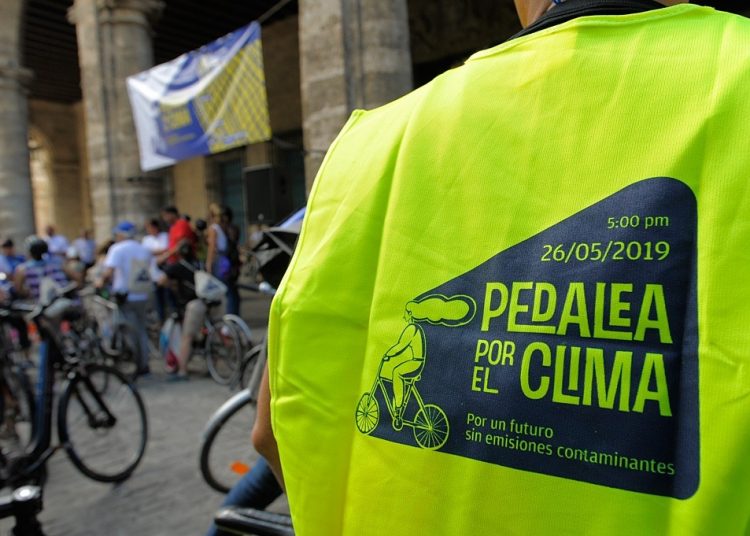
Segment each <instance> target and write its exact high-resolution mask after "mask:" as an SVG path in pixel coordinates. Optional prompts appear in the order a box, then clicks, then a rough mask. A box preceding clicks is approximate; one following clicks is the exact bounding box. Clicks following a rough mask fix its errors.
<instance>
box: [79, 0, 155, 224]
mask: <svg viewBox="0 0 750 536" xmlns="http://www.w3.org/2000/svg"><path fill="white" fill-rule="evenodd" d="M163 6H164V4H163V2H161V1H159V0H75V4H74V5H73V7H72V8H71V10H70V12H69V19H70V21H71V22H73V23H74V24H75V25H76V33H77V37H78V55H79V65H80V68H81V89H82V92H83V102H84V116H85V126H86V147H87V152H88V161H89V177H90V185H91V197H92V206H93V214H92V216H93V222H94V232H95V234H96V237H97V239H102V238H104V237H106V236H107V235H109V233H110V230H111V228H112V226H113V225H114V224H115V223H116V222H117V221H119V220H124V219H128V220H131V221H133V222H134V223H136V224H137V225H139V226H140V225H142V224H143V222H144V221H145V220H146V219H147V218H150V217H153V216H156V215H157V214H158V212H159V208H160V206H161V203H162V201H163V192H164V186H163V183H162V181H160V180H159V179H157V178H154V177H153V176H150V175H144V174H143V173H142V172H141V168H140V163H139V157H138V142H137V140H136V134H135V125H134V123H133V116H132V112H131V109H130V102H129V100H128V94H127V87H126V84H125V79H126V78H127V77H128V76H130V75H132V74H135V73H138V72H140V71H143V70H145V69H148V68H150V67H152V66H153V63H154V59H153V45H152V40H151V23H152V21H153V19H154V18H155V17H157V16H158V15H159V13H160V12H161V10H162V8H163Z"/></svg>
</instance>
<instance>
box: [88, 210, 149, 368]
mask: <svg viewBox="0 0 750 536" xmlns="http://www.w3.org/2000/svg"><path fill="white" fill-rule="evenodd" d="M135 232H136V227H135V224H133V223H132V222H129V221H122V222H120V223H118V224H117V226H116V227H115V228H114V230H113V231H112V233H113V235H114V237H115V243H114V244H113V245H112V247H111V248H109V251H108V252H107V256H106V258H105V259H104V271H103V273H102V275H101V277H100V279H99V280H98V281H97V283H96V286H97V287H99V288H102V287H103V286H104V285H105V284H107V283H109V282H111V283H112V292H113V293H114V294H115V295H116V296H119V297H120V298H118V299H119V300H120V301H122V303H121V308H122V313H123V316H124V317H125V318H126V320H127V321H128V322H129V323H130V324H131V325H132V326H133V328H135V330H136V333H137V334H138V346H139V354H140V355H139V360H140V361H139V363H138V374H139V375H146V374H149V373H150V369H149V364H148V359H149V348H148V329H147V326H146V309H147V305H148V299H149V295H150V293H151V291H152V287H153V277H154V276H155V274H156V270H155V266H156V265H155V260H154V257H153V255H152V254H151V252H150V251H149V250H148V249H146V247H144V246H143V245H142V244H141V243H140V242H138V241H137V240H135Z"/></svg>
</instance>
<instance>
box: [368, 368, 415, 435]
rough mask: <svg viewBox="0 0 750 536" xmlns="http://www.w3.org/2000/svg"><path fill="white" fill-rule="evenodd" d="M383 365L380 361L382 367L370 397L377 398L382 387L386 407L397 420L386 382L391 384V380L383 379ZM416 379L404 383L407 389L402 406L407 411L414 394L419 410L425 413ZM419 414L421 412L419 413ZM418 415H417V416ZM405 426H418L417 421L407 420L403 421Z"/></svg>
mask: <svg viewBox="0 0 750 536" xmlns="http://www.w3.org/2000/svg"><path fill="white" fill-rule="evenodd" d="M383 363H384V361H383V360H381V361H380V366H379V367H378V374H377V376H376V377H375V382H374V383H373V384H372V388H371V389H370V393H369V394H370V396H371V397H374V396H375V391H376V390H377V388H378V387H380V391H381V393H382V394H383V399H384V400H385V405H386V407H387V408H388V413H389V414H390V415H391V419H393V418H395V416H396V411H395V410H396V408H395V407H394V405H393V403H392V402H391V396H390V394H389V393H388V389H386V385H385V382H391V384H392V383H393V382H392V381H391V380H387V379H386V378H383V377H382V376H381V375H380V373H381V372H382V370H383ZM414 381H415V379H414V378H409V379H406V380H404V383H405V384H406V389H404V402H403V404H401V407H402V408H404V409H406V407H407V405H408V404H409V399H410V398H411V395H412V394H414V399H415V400H416V401H417V404H418V405H419V409H420V410H422V411H424V400H422V395H420V394H419V390H417V388H416V387H415V386H414ZM417 413H419V411H417ZM415 415H416V414H415ZM403 421H404V424H406V425H408V426H411V427H414V426H416V425H417V423H416V421H408V420H406V419H403Z"/></svg>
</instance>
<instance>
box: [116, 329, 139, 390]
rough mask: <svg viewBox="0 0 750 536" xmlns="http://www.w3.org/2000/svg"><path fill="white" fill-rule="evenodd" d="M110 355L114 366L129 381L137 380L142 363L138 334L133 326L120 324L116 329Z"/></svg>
mask: <svg viewBox="0 0 750 536" xmlns="http://www.w3.org/2000/svg"><path fill="white" fill-rule="evenodd" d="M109 355H110V357H111V358H112V366H114V367H115V368H116V369H117V370H119V371H120V372H122V373H123V374H124V375H125V376H126V377H127V378H128V379H129V380H133V379H135V377H136V376H137V375H138V366H139V363H140V362H141V350H140V346H139V344H138V334H137V333H136V332H135V329H134V328H133V327H132V326H130V325H129V324H120V325H118V326H117V327H116V328H115V331H114V333H113V334H112V347H111V348H110V352H109Z"/></svg>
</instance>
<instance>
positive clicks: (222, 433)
mask: <svg viewBox="0 0 750 536" xmlns="http://www.w3.org/2000/svg"><path fill="white" fill-rule="evenodd" d="M256 409H257V401H256V400H255V399H254V398H253V396H252V394H251V393H250V391H248V390H247V389H245V390H243V391H240V392H238V393H236V394H235V395H234V396H232V397H231V398H230V399H229V400H227V401H226V402H225V403H224V404H222V406H221V407H220V408H219V409H218V410H217V411H216V412H215V413H214V414H213V415H212V416H211V418H210V419H209V421H208V423H207V424H206V428H205V429H204V431H203V441H202V443H201V450H200V457H199V465H200V471H201V475H202V476H203V479H204V480H205V481H206V484H208V485H209V486H211V487H212V488H213V489H215V490H216V491H218V492H220V493H227V492H229V490H230V489H231V488H232V486H234V484H235V483H236V482H237V480H239V479H240V478H241V477H242V475H243V474H244V469H249V465H250V462H251V461H254V459H256V458H257V457H258V455H257V453H255V451H254V449H253V448H252V444H251V442H250V433H251V431H252V428H253V423H254V422H255V416H256Z"/></svg>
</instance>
